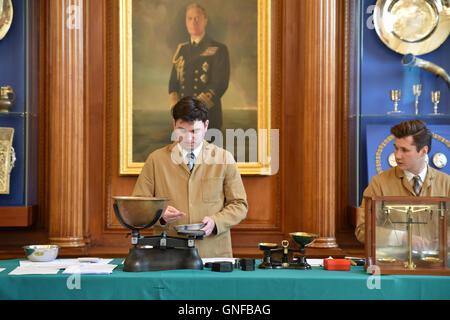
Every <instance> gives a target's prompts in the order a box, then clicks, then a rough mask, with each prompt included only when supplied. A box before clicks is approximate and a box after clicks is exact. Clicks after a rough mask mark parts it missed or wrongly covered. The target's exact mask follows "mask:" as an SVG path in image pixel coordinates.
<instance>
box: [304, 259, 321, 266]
mask: <svg viewBox="0 0 450 320" xmlns="http://www.w3.org/2000/svg"><path fill="white" fill-rule="evenodd" d="M306 262H308V263H309V264H310V265H311V266H312V267H322V266H323V259H306Z"/></svg>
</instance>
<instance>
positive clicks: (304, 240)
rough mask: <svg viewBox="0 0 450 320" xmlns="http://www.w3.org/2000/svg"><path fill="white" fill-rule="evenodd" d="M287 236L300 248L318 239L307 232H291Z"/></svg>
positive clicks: (315, 235)
mask: <svg viewBox="0 0 450 320" xmlns="http://www.w3.org/2000/svg"><path fill="white" fill-rule="evenodd" d="M289 235H290V236H291V238H292V240H294V242H295V243H296V244H298V245H299V246H300V247H302V248H303V247H305V246H306V245H308V244H310V243H312V242H313V241H314V240H316V238H317V237H318V235H317V234H314V233H307V232H291V233H289Z"/></svg>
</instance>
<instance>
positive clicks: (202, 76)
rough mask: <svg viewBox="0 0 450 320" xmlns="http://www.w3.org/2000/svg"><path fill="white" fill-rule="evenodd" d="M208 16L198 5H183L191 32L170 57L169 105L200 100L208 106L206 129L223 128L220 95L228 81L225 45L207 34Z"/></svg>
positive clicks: (228, 64)
mask: <svg viewBox="0 0 450 320" xmlns="http://www.w3.org/2000/svg"><path fill="white" fill-rule="evenodd" d="M207 24H208V17H207V15H206V11H205V9H204V8H203V7H201V6H200V5H198V4H196V3H193V4H190V5H189V6H187V8H186V28H187V31H188V33H189V35H190V39H188V40H189V41H187V42H183V43H180V44H179V45H178V47H177V50H176V52H175V54H174V56H173V59H172V72H171V74H170V80H169V100H170V106H171V107H172V106H174V105H175V104H176V103H177V102H178V100H179V99H181V98H183V97H185V96H194V97H197V98H199V99H201V100H202V101H203V102H204V103H205V104H206V107H207V108H208V118H209V128H210V129H211V128H215V129H219V130H220V129H221V128H222V123H223V120H222V103H221V98H222V96H223V94H224V93H225V91H226V90H227V88H228V83H229V80H230V58H229V54H228V49H227V47H226V46H225V45H224V44H222V43H219V42H217V41H215V40H213V39H211V38H210V37H209V36H208V34H206V26H207Z"/></svg>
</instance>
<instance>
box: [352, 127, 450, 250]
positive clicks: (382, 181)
mask: <svg viewBox="0 0 450 320" xmlns="http://www.w3.org/2000/svg"><path fill="white" fill-rule="evenodd" d="M391 133H392V134H393V135H394V137H395V140H394V148H395V149H394V154H395V160H396V162H397V166H396V167H393V168H391V169H389V170H386V171H384V172H381V173H379V174H378V175H376V176H375V177H373V178H372V180H371V181H370V184H369V186H368V187H367V188H366V190H364V194H363V197H366V196H367V197H370V196H418V197H419V196H420V197H432V196H444V197H449V196H450V176H449V175H448V174H446V173H444V172H441V171H438V170H435V169H433V168H431V167H430V166H429V165H428V164H427V162H426V155H427V154H428V153H429V152H430V150H431V140H432V133H431V132H430V130H429V129H428V128H427V127H426V125H425V123H424V122H422V121H420V120H410V121H404V122H402V123H400V124H398V125H396V126H394V127H392V128H391ZM415 180H417V182H415ZM364 231H365V224H364V200H363V203H362V205H361V207H360V208H358V216H357V226H356V230H355V235H356V238H357V239H358V240H359V241H360V242H362V243H364ZM414 240H415V241H416V243H415V244H416V245H419V246H420V245H421V244H420V243H419V242H420V239H418V238H417V237H415V239H414ZM422 245H423V244H422Z"/></svg>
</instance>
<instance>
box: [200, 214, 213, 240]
mask: <svg viewBox="0 0 450 320" xmlns="http://www.w3.org/2000/svg"><path fill="white" fill-rule="evenodd" d="M202 223H203V224H204V226H203V228H201V229H200V230H203V231H205V237H207V236H209V235H210V234H211V233H212V232H213V231H214V227H215V226H216V222H215V221H214V219H213V218H211V217H208V216H205V217H204V218H203V220H202Z"/></svg>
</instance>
